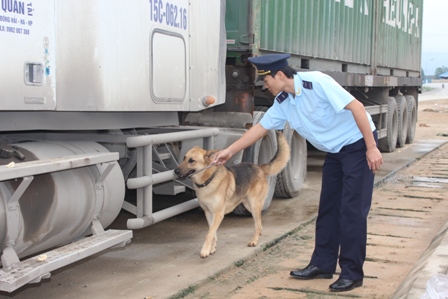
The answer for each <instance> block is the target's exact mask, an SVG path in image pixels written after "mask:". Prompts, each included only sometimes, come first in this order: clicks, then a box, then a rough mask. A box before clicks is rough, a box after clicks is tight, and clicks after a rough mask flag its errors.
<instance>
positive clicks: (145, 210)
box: [123, 128, 219, 229]
mask: <svg viewBox="0 0 448 299" xmlns="http://www.w3.org/2000/svg"><path fill="white" fill-rule="evenodd" d="M218 134H219V129H217V128H207V129H197V130H191V131H182V132H174V133H163V134H154V135H141V136H132V137H129V138H127V140H126V145H127V146H128V147H129V148H136V149H137V177H135V178H130V179H128V180H127V187H128V188H129V189H136V190H137V205H132V204H131V203H129V202H127V201H125V202H124V204H123V208H124V209H126V210H127V211H129V212H131V213H133V214H135V215H136V216H137V218H132V219H129V220H128V222H127V227H128V229H140V228H144V227H147V226H149V225H151V224H154V223H157V222H160V221H162V220H165V219H167V218H170V217H172V216H175V215H178V214H180V213H183V212H186V211H189V210H191V209H194V208H197V207H198V206H199V204H198V201H197V199H196V198H195V199H191V200H189V201H186V202H183V203H181V204H177V205H175V206H172V207H169V208H166V209H163V210H161V211H157V212H154V213H153V205H152V201H153V185H155V184H159V183H163V182H168V181H171V180H174V179H176V178H177V176H176V174H175V173H174V170H169V171H163V172H159V173H155V174H153V165H152V163H153V147H154V145H158V144H162V143H170V142H178V141H184V140H189V139H198V138H204V148H205V149H212V148H213V144H214V136H216V135H218Z"/></svg>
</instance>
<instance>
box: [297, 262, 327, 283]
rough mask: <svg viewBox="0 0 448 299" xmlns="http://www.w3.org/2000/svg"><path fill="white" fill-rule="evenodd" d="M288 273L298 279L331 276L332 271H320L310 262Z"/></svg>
mask: <svg viewBox="0 0 448 299" xmlns="http://www.w3.org/2000/svg"><path fill="white" fill-rule="evenodd" d="M289 275H291V276H292V277H294V278H298V279H315V278H326V279H329V278H333V273H329V272H325V271H322V270H321V269H319V268H317V267H316V266H313V265H311V264H309V265H308V266H306V267H305V268H304V269H301V270H296V271H291V272H290V273H289Z"/></svg>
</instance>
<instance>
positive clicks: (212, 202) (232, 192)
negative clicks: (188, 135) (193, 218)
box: [174, 132, 290, 258]
mask: <svg viewBox="0 0 448 299" xmlns="http://www.w3.org/2000/svg"><path fill="white" fill-rule="evenodd" d="M277 140H278V150H277V153H276V155H275V157H274V158H272V160H271V161H270V162H269V163H266V164H262V165H257V164H253V163H249V162H243V163H240V164H236V165H232V166H226V165H213V164H212V161H213V156H214V154H215V153H216V152H218V150H210V151H207V150H204V149H202V148H200V147H197V146H196V147H193V148H192V149H190V150H189V151H188V152H187V153H186V154H185V158H184V160H183V161H182V163H181V164H180V165H179V166H178V167H177V168H176V169H175V170H174V172H175V173H176V174H177V175H178V176H179V178H186V177H190V178H191V180H192V181H193V183H194V188H195V190H196V195H197V198H198V201H199V205H200V206H201V208H202V209H203V210H204V212H205V216H206V218H207V222H208V226H209V230H208V233H207V236H206V237H205V242H204V245H203V246H202V250H201V254H200V255H201V257H202V258H206V257H208V256H209V255H210V254H213V253H215V251H216V243H217V241H218V238H217V234H216V232H217V230H218V228H219V226H220V224H221V222H222V220H223V219H224V215H226V214H228V213H230V212H232V211H233V210H234V209H235V208H236V207H237V206H238V205H239V204H241V203H242V204H243V205H244V207H245V208H246V209H247V210H248V211H249V212H250V213H251V214H252V217H253V218H254V222H255V231H254V234H253V236H252V240H250V242H249V244H248V246H251V247H252V246H256V245H257V242H258V238H259V236H260V234H261V230H262V225H261V212H262V208H263V204H264V200H265V198H266V195H267V193H268V181H267V177H268V176H274V175H277V174H278V173H279V172H280V171H281V170H282V169H283V168H284V167H285V166H286V164H287V163H288V160H289V157H290V148H289V145H288V142H287V141H286V139H285V136H283V134H282V133H280V132H277Z"/></svg>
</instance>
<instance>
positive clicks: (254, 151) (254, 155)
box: [233, 111, 277, 215]
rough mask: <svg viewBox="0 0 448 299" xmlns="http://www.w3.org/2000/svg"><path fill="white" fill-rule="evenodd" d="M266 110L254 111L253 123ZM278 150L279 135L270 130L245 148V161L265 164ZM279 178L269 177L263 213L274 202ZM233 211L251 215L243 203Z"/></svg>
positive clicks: (238, 213)
mask: <svg viewBox="0 0 448 299" xmlns="http://www.w3.org/2000/svg"><path fill="white" fill-rule="evenodd" d="M264 113H265V112H264V111H254V120H253V124H254V125H256V124H257V123H258V122H259V121H260V120H261V118H262V117H263V116H264ZM276 152H277V135H276V133H275V131H274V130H271V131H269V132H268V133H267V134H266V135H265V136H264V137H263V138H261V139H259V140H258V141H257V142H255V143H254V144H253V145H251V146H249V147H248V148H246V149H245V150H244V154H243V162H251V163H255V164H263V163H267V162H269V161H270V160H271V159H272V158H273V157H274V155H275V153H276ZM276 180H277V178H276V177H275V176H271V177H269V178H268V188H269V190H268V194H267V195H266V198H265V200H264V204H263V209H262V213H265V212H266V211H267V209H268V208H269V206H270V205H271V202H272V197H273V196H274V191H275V183H276ZM233 213H234V214H236V215H251V213H250V212H249V211H248V210H247V209H246V208H245V207H244V205H243V204H240V205H238V206H237V207H236V208H235V210H233Z"/></svg>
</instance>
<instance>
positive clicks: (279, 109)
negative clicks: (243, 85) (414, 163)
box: [260, 72, 375, 153]
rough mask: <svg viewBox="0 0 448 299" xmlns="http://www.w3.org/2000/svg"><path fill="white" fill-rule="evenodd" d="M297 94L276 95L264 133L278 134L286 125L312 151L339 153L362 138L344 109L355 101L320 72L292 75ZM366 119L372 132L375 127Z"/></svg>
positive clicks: (265, 120) (263, 123)
mask: <svg viewBox="0 0 448 299" xmlns="http://www.w3.org/2000/svg"><path fill="white" fill-rule="evenodd" d="M294 88H295V90H296V94H295V95H292V94H286V93H283V98H286V99H284V100H283V101H282V102H281V100H282V94H279V95H278V96H277V97H276V100H275V101H274V105H272V107H271V108H269V109H268V111H266V113H265V115H264V117H263V118H262V119H261V121H260V124H261V125H262V126H263V128H265V129H267V130H273V129H275V130H281V129H283V128H284V127H285V123H286V121H288V122H289V124H290V126H291V128H293V129H295V130H296V131H297V132H298V133H299V134H300V135H301V136H303V137H304V138H306V139H307V140H308V141H309V142H310V143H311V144H312V145H313V146H314V147H316V148H317V149H319V150H321V151H325V152H329V153H338V152H339V151H340V150H341V148H342V147H344V146H346V145H348V144H352V143H354V142H356V141H358V140H359V139H361V138H363V136H362V134H361V131H360V130H359V128H358V126H357V124H356V122H355V119H354V117H353V114H352V112H351V111H350V110H347V109H344V107H345V106H347V105H348V104H349V103H350V102H352V101H353V100H354V97H353V96H352V95H351V94H350V93H349V92H348V91H346V90H345V89H344V88H342V86H340V85H339V84H338V83H337V82H336V81H335V80H334V79H333V78H331V77H330V76H328V75H326V74H324V73H321V72H303V73H297V74H296V75H294ZM366 114H367V118H368V120H369V122H370V127H371V129H372V132H373V131H374V130H375V125H374V123H373V122H372V118H371V116H370V114H368V113H367V112H366Z"/></svg>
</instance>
